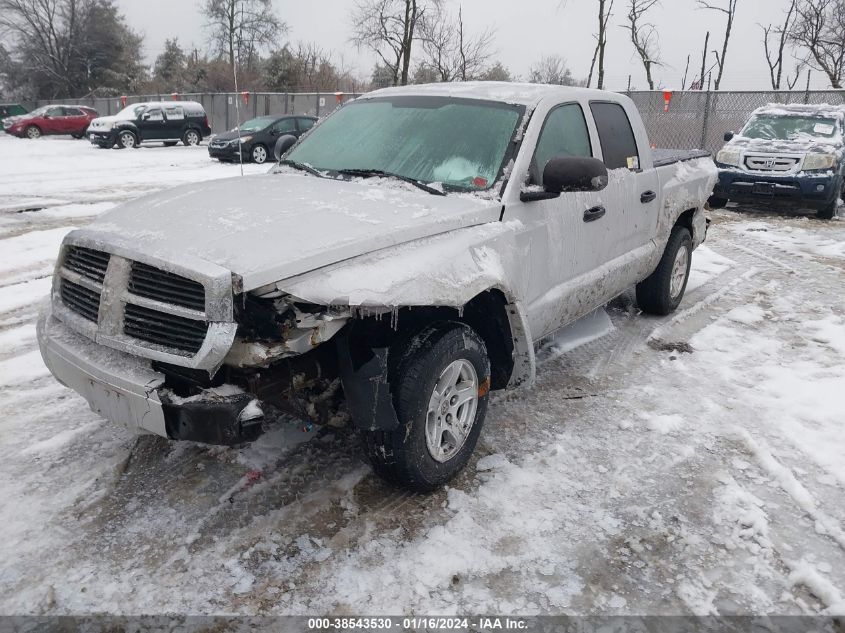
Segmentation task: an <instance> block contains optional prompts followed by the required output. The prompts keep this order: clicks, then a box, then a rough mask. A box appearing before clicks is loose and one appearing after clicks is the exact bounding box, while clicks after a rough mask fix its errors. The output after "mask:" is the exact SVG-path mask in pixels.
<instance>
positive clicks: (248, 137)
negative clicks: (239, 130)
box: [232, 136, 252, 145]
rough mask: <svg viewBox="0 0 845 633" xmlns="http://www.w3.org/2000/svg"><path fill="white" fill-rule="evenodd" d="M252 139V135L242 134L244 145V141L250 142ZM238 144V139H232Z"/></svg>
mask: <svg viewBox="0 0 845 633" xmlns="http://www.w3.org/2000/svg"><path fill="white" fill-rule="evenodd" d="M251 140H252V137H251V136H242V137H241V145H243V144H244V143H249V142H250V141H251ZM237 144H238V139H235V140H234V141H232V145H237Z"/></svg>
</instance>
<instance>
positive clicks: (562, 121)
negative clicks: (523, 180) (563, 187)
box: [530, 103, 593, 185]
mask: <svg viewBox="0 0 845 633" xmlns="http://www.w3.org/2000/svg"><path fill="white" fill-rule="evenodd" d="M560 156H567V157H586V158H590V157H592V156H593V147H592V143H591V142H590V132H589V129H588V128H587V119H586V118H585V117H584V111H583V110H582V109H581V106H580V105H579V104H578V103H567V104H564V105H559V106H556V107H555V108H554V109H553V110H552V111H551V112H549V114H548V116H546V120H545V122H544V123H543V129H542V131H541V132H540V138H539V139H538V141H537V148H536V149H535V150H534V158H533V159H532V161H531V168H530V171H531V180H530V184H532V185H540V184H542V182H543V170H544V169H545V168H546V165H547V164H548V162H549V161H550V160H551V159H552V158H555V157H560Z"/></svg>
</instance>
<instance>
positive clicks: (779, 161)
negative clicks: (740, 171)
mask: <svg viewBox="0 0 845 633" xmlns="http://www.w3.org/2000/svg"><path fill="white" fill-rule="evenodd" d="M798 160H799V159H797V158H789V157H786V156H747V157H746V159H745V166H746V167H748V169H750V170H751V171H775V172H785V171H792V170H793V169H795V166H796V165H798Z"/></svg>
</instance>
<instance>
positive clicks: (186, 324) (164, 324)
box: [124, 304, 208, 354]
mask: <svg viewBox="0 0 845 633" xmlns="http://www.w3.org/2000/svg"><path fill="white" fill-rule="evenodd" d="M124 332H125V333H126V334H127V335H129V336H132V337H134V338H137V339H139V340H142V341H147V342H148V343H155V344H157V345H164V346H166V347H172V348H175V349H179V350H182V351H185V352H190V353H192V354H195V353H196V352H198V351H199V349H200V348H201V347H202V344H203V342H204V341H205V337H206V334H207V332H208V323H206V322H205V321H194V320H192V319H186V318H184V317H179V316H175V315H171V314H165V313H163V312H157V311H156V310H149V309H147V308H143V307H141V306H136V305H133V304H127V305H126V311H125V315H124Z"/></svg>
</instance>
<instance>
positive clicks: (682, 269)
mask: <svg viewBox="0 0 845 633" xmlns="http://www.w3.org/2000/svg"><path fill="white" fill-rule="evenodd" d="M691 267H692V236H691V235H690V232H689V229H687V228H686V227H683V226H676V227H675V228H674V229H672V235H670V236H669V242H668V243H667V244H666V250H665V251H664V252H663V257H662V258H661V259H660V263H659V264H658V265H657V270H655V271H654V272H653V273H652V274H651V276H649V277H648V278H647V279H646V280H645V281H642V282H641V283H639V284H637V304H638V305H639V306H640V309H641V310H642V311H643V312H646V313H648V314H657V315H660V316H666V315H667V314H671V313H672V312H674V311H675V309H676V308H677V307H678V306H679V305H680V303H681V299H683V298H684V292H685V291H686V289H687V280H688V279H689V272H690V268H691Z"/></svg>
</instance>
